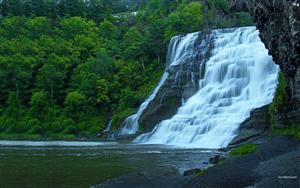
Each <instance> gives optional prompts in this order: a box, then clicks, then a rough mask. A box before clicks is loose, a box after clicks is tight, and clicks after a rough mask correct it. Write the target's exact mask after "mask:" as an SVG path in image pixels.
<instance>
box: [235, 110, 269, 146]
mask: <svg viewBox="0 0 300 188" xmlns="http://www.w3.org/2000/svg"><path fill="white" fill-rule="evenodd" d="M268 107H269V106H268V105H267V106H263V107H261V108H258V109H255V110H253V111H252V112H251V115H250V117H249V118H248V119H246V120H245V121H244V122H243V123H242V124H241V126H240V129H239V134H238V136H237V137H235V138H234V139H233V140H232V141H231V142H230V145H237V144H241V143H243V142H245V141H248V140H250V139H252V138H255V137H257V136H260V135H262V134H264V133H265V132H266V131H267V130H268V129H269V128H270V126H269V125H270V123H269V119H268Z"/></svg>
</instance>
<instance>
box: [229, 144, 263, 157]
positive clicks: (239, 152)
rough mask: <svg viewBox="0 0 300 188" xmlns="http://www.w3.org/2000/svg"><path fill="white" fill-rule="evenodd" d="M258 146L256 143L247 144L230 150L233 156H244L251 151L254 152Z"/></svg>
mask: <svg viewBox="0 0 300 188" xmlns="http://www.w3.org/2000/svg"><path fill="white" fill-rule="evenodd" d="M257 148H258V146H257V145H255V144H245V145H242V146H239V147H237V148H235V149H234V150H232V151H230V152H229V155H230V156H231V157H236V156H243V155H246V154H249V153H253V152H255V151H256V150H257Z"/></svg>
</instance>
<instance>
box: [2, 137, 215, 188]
mask: <svg viewBox="0 0 300 188" xmlns="http://www.w3.org/2000/svg"><path fill="white" fill-rule="evenodd" d="M215 153H216V151H212V150H201V149H184V148H170V147H164V146H154V145H146V146H145V145H133V144H122V143H117V142H61V141H56V142H28V141H0V187H1V188H2V187H3V188H20V187H22V188H27V187H28V188H44V187H45V188H54V187H55V188H56V187H58V188H60V187H61V188H82V187H90V186H92V185H96V184H101V183H103V182H105V181H106V180H109V179H112V178H116V177H119V176H122V175H126V174H129V173H133V172H139V171H144V170H145V169H152V168H153V169H154V168H156V169H157V168H163V167H168V166H172V167H175V168H177V169H178V170H179V171H180V172H183V171H184V170H187V169H190V168H195V167H197V168H199V167H202V166H204V165H205V164H204V163H206V162H207V161H208V158H209V157H211V156H212V155H214V154H215Z"/></svg>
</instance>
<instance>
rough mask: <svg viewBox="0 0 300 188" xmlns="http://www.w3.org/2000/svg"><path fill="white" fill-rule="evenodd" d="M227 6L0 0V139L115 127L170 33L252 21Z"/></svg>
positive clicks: (154, 70) (152, 0)
mask: <svg viewBox="0 0 300 188" xmlns="http://www.w3.org/2000/svg"><path fill="white" fill-rule="evenodd" d="M131 11H137V14H135V13H134V14H133V13H132V12H131ZM228 11H229V8H228V2H227V1H226V0H214V1H205V0H203V1H189V0H182V1H180V0H179V1H173V0H149V1H143V0H135V1H129V0H126V1H122V3H121V1H117V0H116V1H107V0H89V1H83V0H68V1H67V0H2V1H1V2H0V15H1V16H0V80H1V81H0V137H1V136H2V137H5V136H7V135H11V134H18V135H24V134H26V135H27V136H28V135H34V136H35V137H40V136H43V137H53V138H57V137H59V138H61V137H63V138H73V137H75V136H86V137H89V136H95V135H96V133H97V132H99V131H101V130H102V129H104V126H105V124H106V123H107V122H108V121H109V120H110V119H112V120H113V126H114V128H116V127H117V126H120V123H121V121H122V120H123V119H124V118H125V117H126V116H127V115H130V114H131V113H133V112H134V110H135V109H136V108H137V107H138V106H139V104H140V103H141V102H142V101H143V100H144V99H145V97H146V96H147V95H148V94H149V93H150V91H151V90H152V89H153V87H154V86H155V84H156V83H157V81H158V80H159V79H160V76H161V73H162V70H163V68H164V57H165V52H166V46H167V43H168V41H169V40H170V38H171V37H172V36H174V35H177V34H183V33H187V32H194V31H198V30H201V29H207V28H216V27H232V26H240V25H248V24H251V22H250V20H249V15H248V13H245V12H239V13H229V12H228Z"/></svg>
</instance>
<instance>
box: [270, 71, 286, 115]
mask: <svg viewBox="0 0 300 188" xmlns="http://www.w3.org/2000/svg"><path fill="white" fill-rule="evenodd" d="M286 97H287V94H286V81H285V78H284V75H283V73H282V72H280V73H279V75H278V85H277V89H276V93H275V96H274V99H273V102H272V104H271V105H270V108H269V111H270V113H277V112H279V111H281V110H282V108H283V107H284V105H285V104H286Z"/></svg>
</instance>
